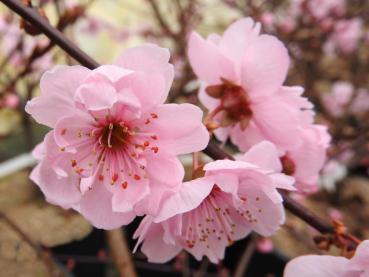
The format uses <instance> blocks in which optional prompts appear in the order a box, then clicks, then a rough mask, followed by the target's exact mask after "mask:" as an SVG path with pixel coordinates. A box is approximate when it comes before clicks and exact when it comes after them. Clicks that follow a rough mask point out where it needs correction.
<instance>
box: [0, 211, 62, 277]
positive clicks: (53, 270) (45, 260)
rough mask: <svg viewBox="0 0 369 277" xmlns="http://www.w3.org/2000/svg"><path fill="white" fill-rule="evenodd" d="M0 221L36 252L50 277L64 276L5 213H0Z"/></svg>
mask: <svg viewBox="0 0 369 277" xmlns="http://www.w3.org/2000/svg"><path fill="white" fill-rule="evenodd" d="M0 219H2V220H4V222H5V223H6V224H8V225H9V227H10V228H12V229H13V230H14V231H15V232H16V233H17V234H18V236H19V237H20V238H21V239H22V240H23V241H24V242H25V243H27V244H28V245H29V246H30V247H31V248H32V249H33V250H34V251H35V252H36V255H37V257H38V258H39V259H40V260H41V261H43V263H44V264H45V266H46V267H47V268H48V270H49V272H50V276H52V277H61V276H64V274H63V273H62V272H61V271H60V270H59V269H58V268H57V267H56V265H55V264H54V262H53V261H52V260H51V258H50V256H49V255H48V254H47V253H46V252H45V251H44V250H43V249H42V248H41V247H40V246H39V245H38V244H36V243H34V242H33V241H32V239H31V238H30V237H29V236H28V235H27V234H26V233H25V232H23V230H22V229H20V228H19V227H18V225H17V224H15V223H14V222H13V221H12V220H11V219H10V218H9V217H8V216H7V215H6V214H5V213H3V212H1V211H0Z"/></svg>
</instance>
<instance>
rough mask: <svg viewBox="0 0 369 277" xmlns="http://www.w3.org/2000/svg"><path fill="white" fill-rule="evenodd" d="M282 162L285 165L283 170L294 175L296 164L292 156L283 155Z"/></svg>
mask: <svg viewBox="0 0 369 277" xmlns="http://www.w3.org/2000/svg"><path fill="white" fill-rule="evenodd" d="M281 163H282V167H283V169H282V172H283V173H284V174H286V175H289V176H292V175H293V174H294V173H295V171H296V165H295V163H294V162H293V160H292V159H291V158H290V157H288V156H287V155H284V156H283V157H281Z"/></svg>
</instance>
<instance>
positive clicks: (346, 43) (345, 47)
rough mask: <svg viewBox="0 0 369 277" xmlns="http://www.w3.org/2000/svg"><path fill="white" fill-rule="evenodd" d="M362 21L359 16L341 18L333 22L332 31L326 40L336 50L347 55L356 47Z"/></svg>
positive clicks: (361, 32)
mask: <svg viewBox="0 0 369 277" xmlns="http://www.w3.org/2000/svg"><path fill="white" fill-rule="evenodd" d="M363 35H364V34H363V21H362V19H361V18H353V19H347V20H346V19H343V20H339V21H337V22H336V24H335V28H334V32H333V34H332V36H331V38H330V40H329V41H328V43H331V44H333V46H334V48H335V49H336V50H339V51H341V52H342V53H343V54H345V55H349V54H351V53H352V52H354V51H355V50H356V49H357V48H358V44H359V41H360V39H361V38H362V36H363Z"/></svg>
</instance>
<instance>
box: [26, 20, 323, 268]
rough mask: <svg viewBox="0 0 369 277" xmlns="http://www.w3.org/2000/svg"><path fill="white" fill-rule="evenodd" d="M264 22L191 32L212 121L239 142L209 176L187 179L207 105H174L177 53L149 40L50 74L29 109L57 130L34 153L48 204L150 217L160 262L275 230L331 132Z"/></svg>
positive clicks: (120, 221)
mask: <svg viewBox="0 0 369 277" xmlns="http://www.w3.org/2000/svg"><path fill="white" fill-rule="evenodd" d="M259 31H260V25H259V24H255V23H254V22H253V20H251V19H249V18H246V19H242V20H239V21H237V22H235V23H234V24H232V25H231V26H230V27H229V28H228V29H227V30H226V31H225V33H224V34H223V36H222V37H221V36H218V35H215V34H212V35H210V36H209V37H208V39H207V40H204V39H203V38H201V37H200V36H199V35H198V34H197V33H192V34H191V36H190V38H189V48H188V49H189V50H188V55H189V59H190V63H191V65H192V67H193V70H194V72H195V73H196V74H197V76H198V77H199V79H200V80H201V81H202V87H201V89H200V93H199V98H200V100H201V102H202V103H203V104H204V105H205V107H206V108H208V109H209V114H208V117H207V118H206V120H205V121H206V122H207V123H209V122H211V123H212V125H213V127H214V125H216V129H215V131H214V133H215V136H216V137H217V138H218V139H219V140H221V141H223V142H226V140H227V139H228V138H230V139H231V141H232V142H233V143H234V144H235V145H237V146H238V147H239V149H240V151H242V152H243V154H240V155H239V158H238V159H237V160H235V161H231V160H217V161H214V162H210V163H208V164H205V165H204V166H203V167H200V168H198V169H196V175H197V176H201V177H198V178H195V179H193V180H191V181H188V182H183V177H184V168H183V166H182V164H181V163H180V161H179V159H178V155H181V154H187V153H192V152H197V151H201V150H203V149H204V148H205V147H206V146H207V144H208V142H209V133H208V130H207V128H206V127H205V125H204V124H203V123H202V116H203V114H202V111H201V110H200V109H199V108H198V107H196V106H194V105H191V104H164V102H165V99H166V98H167V95H168V92H169V89H170V87H171V84H172V81H173V76H174V70H173V66H172V65H171V64H170V63H169V62H168V61H169V52H168V50H166V49H163V48H160V47H158V46H155V45H152V44H146V45H143V46H140V47H136V48H130V49H128V50H126V51H125V53H124V54H123V55H122V56H121V57H120V58H119V59H118V60H117V62H116V63H114V64H113V65H103V66H100V67H98V68H96V69H94V70H89V69H87V68H84V67H82V66H57V67H55V68H54V69H53V70H51V71H48V72H46V73H45V74H44V75H43V77H42V79H41V83H40V87H41V96H39V97H36V98H34V99H33V100H31V101H30V102H28V104H27V106H26V111H27V112H28V113H30V114H31V115H32V116H33V117H34V118H35V119H36V121H38V122H39V123H41V124H44V125H47V126H49V127H50V128H52V129H53V130H52V131H50V132H49V133H48V134H47V135H46V137H45V140H44V142H43V143H41V144H40V145H39V146H38V147H37V148H36V149H35V150H34V155H35V157H36V158H38V159H39V160H40V163H39V164H38V165H37V167H36V168H35V169H34V171H33V172H32V174H31V178H32V180H33V181H34V182H35V183H36V184H37V185H38V186H39V187H40V189H41V190H42V192H43V193H44V194H45V196H46V199H47V200H48V201H49V202H51V203H54V204H57V205H60V206H62V207H64V208H73V209H75V210H77V211H78V212H80V213H81V214H82V215H83V216H85V217H86V218H87V219H88V220H90V221H91V223H92V224H93V225H94V226H96V227H98V228H104V229H112V228H117V227H120V226H122V225H125V224H129V223H130V222H131V221H132V220H133V219H134V218H135V217H136V216H142V215H145V217H144V219H143V220H142V222H141V225H140V226H139V228H138V229H137V231H136V233H135V237H136V238H138V245H140V244H142V251H143V252H144V253H145V254H146V255H147V256H148V258H149V260H150V261H152V262H165V261H168V260H169V259H171V258H173V257H174V256H175V255H177V254H178V253H179V251H181V250H182V249H185V250H187V251H188V252H190V253H192V254H193V255H194V256H195V257H196V258H197V259H201V258H202V257H203V256H207V257H208V258H209V259H210V260H211V261H212V262H218V261H219V260H220V259H222V258H223V257H224V250H225V248H226V246H228V245H229V244H230V243H232V242H233V241H236V240H239V239H241V238H244V237H245V236H247V235H248V234H249V233H250V232H252V231H254V232H257V233H259V234H261V235H263V236H270V235H272V234H273V233H274V232H275V231H276V230H277V229H278V228H279V227H280V225H281V224H283V222H284V219H285V213H284V209H283V206H282V196H281V195H280V193H279V191H278V189H284V190H289V191H294V190H296V188H297V189H298V191H300V192H311V191H313V190H315V189H316V183H317V178H318V172H319V170H320V169H321V167H322V165H323V162H324V160H325V150H326V148H327V146H328V143H329V135H328V134H327V132H326V128H324V127H323V126H320V125H316V124H314V123H313V115H314V113H313V111H312V110H311V109H312V104H311V103H310V102H309V101H308V100H307V99H305V98H303V97H302V96H301V94H302V92H303V90H302V88H300V87H286V86H283V82H284V80H285V78H286V74H287V71H288V67H289V56H288V52H287V50H286V48H285V47H284V46H283V44H282V43H281V42H280V41H279V40H278V39H276V38H275V37H273V36H269V35H262V34H260V33H259ZM294 184H296V187H295V186H294ZM158 249H160V251H158Z"/></svg>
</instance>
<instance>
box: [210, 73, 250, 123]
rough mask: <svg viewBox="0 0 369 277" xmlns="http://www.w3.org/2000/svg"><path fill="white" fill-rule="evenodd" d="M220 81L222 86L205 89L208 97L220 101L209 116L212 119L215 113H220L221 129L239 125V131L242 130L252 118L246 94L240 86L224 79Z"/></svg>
mask: <svg viewBox="0 0 369 277" xmlns="http://www.w3.org/2000/svg"><path fill="white" fill-rule="evenodd" d="M221 79H222V81H223V83H222V84H219V85H213V86H208V87H207V88H206V93H207V94H208V95H209V96H211V97H213V98H217V99H219V100H220V104H219V106H218V107H217V108H216V109H215V110H214V111H213V112H212V114H211V116H212V117H214V116H215V115H216V114H217V113H219V112H222V115H221V118H220V125H221V126H222V127H227V126H231V125H234V124H236V123H240V126H241V129H243V130H244V129H245V128H246V127H247V126H248V124H249V122H250V119H251V117H252V110H251V108H250V100H249V98H248V96H247V93H246V91H245V90H244V89H243V88H242V87H241V86H239V85H236V84H234V83H232V82H231V81H229V80H226V79H224V78H221Z"/></svg>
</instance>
